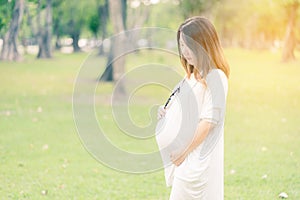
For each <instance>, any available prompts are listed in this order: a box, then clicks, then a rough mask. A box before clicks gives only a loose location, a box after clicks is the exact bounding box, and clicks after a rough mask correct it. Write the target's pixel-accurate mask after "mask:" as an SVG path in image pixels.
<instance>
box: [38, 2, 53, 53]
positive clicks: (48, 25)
mask: <svg viewBox="0 0 300 200" xmlns="http://www.w3.org/2000/svg"><path fill="white" fill-rule="evenodd" d="M41 7H42V0H38V14H37V26H38V35H37V38H38V44H39V52H38V55H37V58H51V57H52V53H51V39H52V0H46V16H45V24H44V25H42V23H41V18H42V17H41Z"/></svg>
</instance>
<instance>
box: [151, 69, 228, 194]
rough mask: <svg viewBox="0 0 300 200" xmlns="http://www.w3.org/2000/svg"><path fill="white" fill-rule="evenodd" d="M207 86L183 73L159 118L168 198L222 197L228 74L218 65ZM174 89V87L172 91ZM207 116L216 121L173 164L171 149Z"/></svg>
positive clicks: (182, 144)
mask: <svg viewBox="0 0 300 200" xmlns="http://www.w3.org/2000/svg"><path fill="white" fill-rule="evenodd" d="M206 82H207V88H205V87H204V86H203V85H202V84H201V83H200V82H198V81H197V80H196V79H195V77H194V75H193V74H192V75H191V77H190V79H188V78H187V76H185V77H184V79H183V80H182V81H180V82H179V83H178V84H177V85H176V86H175V88H174V90H176V88H178V87H180V92H179V93H176V95H174V96H173V98H172V99H171V101H170V103H169V105H168V106H167V112H166V115H165V116H164V117H163V118H161V119H160V120H159V121H158V124H157V127H156V141H157V144H158V147H159V149H160V153H161V157H162V161H163V163H164V172H165V180H166V185H167V186H168V187H170V186H172V191H171V194H170V200H196V199H197V200H223V198H224V186H223V183H224V178H223V174H224V169H223V167H224V117H225V107H226V96H227V89H228V83H227V77H226V75H225V74H224V73H223V71H221V70H219V69H213V70H211V71H210V72H209V73H208V75H207V77H206ZM174 90H173V91H174ZM200 120H206V121H209V122H212V123H214V124H215V127H214V128H213V129H212V130H211V131H210V132H209V134H208V136H207V137H206V138H205V140H204V141H203V142H202V143H201V144H200V145H199V146H198V147H197V148H196V149H195V150H194V151H193V152H191V153H190V154H189V155H188V156H187V158H186V159H185V160H184V162H183V163H182V164H181V165H180V166H178V167H176V166H175V165H174V164H172V162H171V161H170V154H171V152H173V151H176V150H179V151H182V150H183V148H185V147H186V146H187V144H188V143H189V142H190V141H191V139H192V138H193V136H194V134H195V131H196V128H197V124H198V123H199V121H200Z"/></svg>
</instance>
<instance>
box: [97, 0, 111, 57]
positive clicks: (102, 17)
mask: <svg viewBox="0 0 300 200" xmlns="http://www.w3.org/2000/svg"><path fill="white" fill-rule="evenodd" d="M97 7H98V18H99V22H100V23H99V26H100V29H101V34H102V35H101V39H102V41H103V40H104V39H105V38H106V36H107V23H108V18H109V8H108V0H105V1H104V3H98V6H97ZM103 54H104V50H103V45H101V46H100V48H99V55H103Z"/></svg>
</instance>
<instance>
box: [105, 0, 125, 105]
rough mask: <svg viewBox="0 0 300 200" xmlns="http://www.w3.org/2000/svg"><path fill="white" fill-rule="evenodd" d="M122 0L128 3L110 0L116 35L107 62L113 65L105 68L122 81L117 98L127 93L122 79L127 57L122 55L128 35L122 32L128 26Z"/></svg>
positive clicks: (112, 21) (120, 0)
mask: <svg viewBox="0 0 300 200" xmlns="http://www.w3.org/2000/svg"><path fill="white" fill-rule="evenodd" d="M122 1H125V4H126V0H110V2H109V11H110V13H114V14H112V15H110V16H111V23H112V26H113V32H114V34H115V36H116V37H113V38H112V40H111V52H110V55H109V57H108V62H107V63H108V65H111V66H108V67H107V68H106V70H105V71H107V70H111V71H112V72H113V80H115V81H120V82H119V84H118V87H117V88H116V98H117V99H121V98H122V97H124V96H125V95H126V90H125V83H124V79H123V81H121V76H122V75H123V74H124V72H125V57H124V56H122V53H123V50H124V48H125V41H126V35H125V34H124V33H121V32H124V30H125V27H126V26H125V20H124V17H125V16H126V15H125V14H124V12H125V11H124V2H123V3H122ZM120 33H121V34H120ZM118 56H119V57H118ZM112 61H113V63H112ZM109 67H110V68H109ZM104 75H105V73H104ZM104 77H105V76H102V79H103V78H104Z"/></svg>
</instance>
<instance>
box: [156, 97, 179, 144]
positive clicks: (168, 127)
mask: <svg viewBox="0 0 300 200" xmlns="http://www.w3.org/2000/svg"><path fill="white" fill-rule="evenodd" d="M182 121H183V119H182V109H181V105H180V102H179V101H178V100H177V99H174V101H173V102H172V104H171V105H170V106H169V107H168V109H167V112H166V115H165V116H164V117H163V118H161V119H160V120H159V121H158V123H157V126H156V129H155V132H156V141H157V144H158V147H159V149H163V148H166V147H168V146H170V145H171V144H172V142H174V140H175V138H176V137H177V136H178V134H179V131H180V128H181V126H182Z"/></svg>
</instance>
